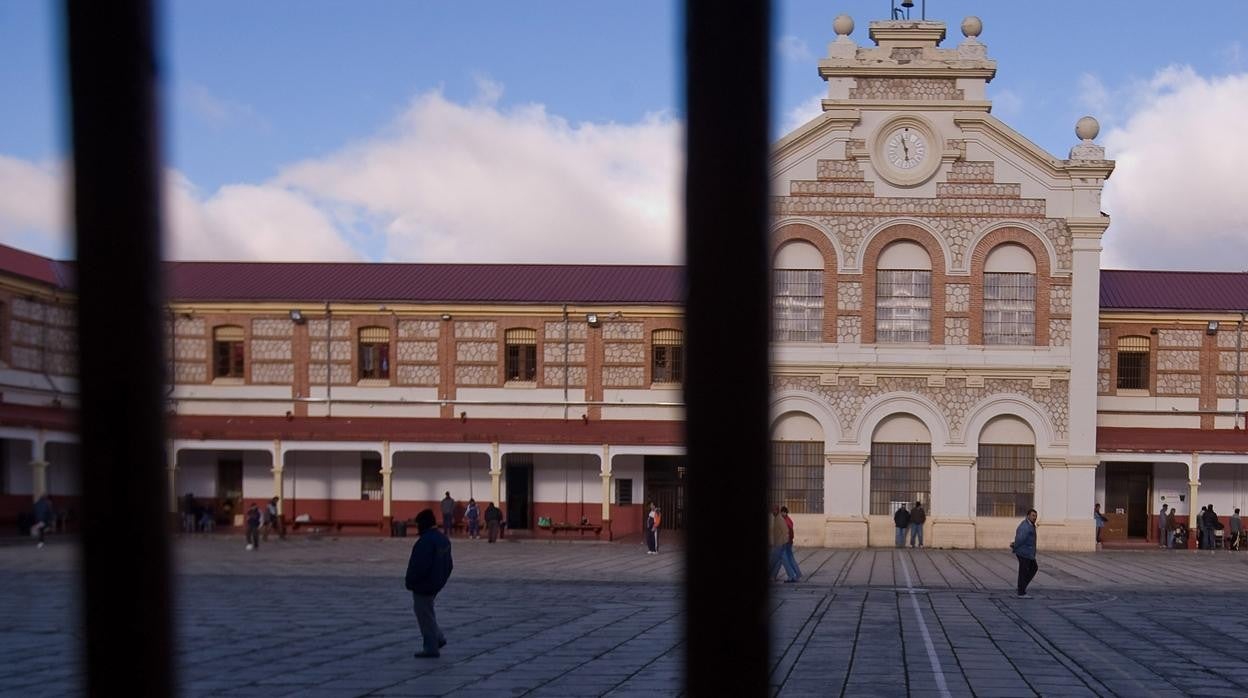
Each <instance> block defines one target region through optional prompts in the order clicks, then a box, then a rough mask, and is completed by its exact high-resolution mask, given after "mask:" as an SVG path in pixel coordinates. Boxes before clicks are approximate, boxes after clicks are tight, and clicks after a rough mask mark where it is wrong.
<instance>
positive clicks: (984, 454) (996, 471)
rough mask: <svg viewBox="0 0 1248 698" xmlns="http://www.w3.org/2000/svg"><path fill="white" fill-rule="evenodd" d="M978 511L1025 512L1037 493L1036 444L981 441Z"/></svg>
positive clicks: (997, 513) (991, 513)
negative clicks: (987, 442) (1016, 444)
mask: <svg viewBox="0 0 1248 698" xmlns="http://www.w3.org/2000/svg"><path fill="white" fill-rule="evenodd" d="M976 465H977V469H978V471H979V479H978V482H977V484H976V494H977V500H976V505H975V511H976V513H977V514H979V515H980V516H1024V515H1025V514H1026V513H1027V510H1028V509H1031V507H1032V504H1033V503H1034V500H1035V493H1036V447H1035V446H1013V445H1001V444H980V445H979V460H977V461H976Z"/></svg>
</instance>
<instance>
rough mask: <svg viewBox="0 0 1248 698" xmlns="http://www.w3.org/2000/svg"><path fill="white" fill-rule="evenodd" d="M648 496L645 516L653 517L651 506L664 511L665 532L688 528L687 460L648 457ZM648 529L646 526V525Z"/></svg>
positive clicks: (643, 514) (646, 493)
mask: <svg viewBox="0 0 1248 698" xmlns="http://www.w3.org/2000/svg"><path fill="white" fill-rule="evenodd" d="M643 463H644V468H645V478H646V480H645V495H646V501H644V502H642V504H643V506H642V508H641V515H642V516H643V517H644V516H647V515H648V514H649V513H650V504H651V503H654V504H656V505H658V507H659V509H661V510H662V511H663V528H664V529H667V530H683V529H684V528H685V524H686V521H685V458H684V456H645V459H644V461H643ZM642 526H643V528H644V526H645V524H644V522H643V524H642Z"/></svg>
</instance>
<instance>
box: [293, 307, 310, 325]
mask: <svg viewBox="0 0 1248 698" xmlns="http://www.w3.org/2000/svg"><path fill="white" fill-rule="evenodd" d="M290 321H291V322H293V323H295V324H296V325H302V324H303V323H305V322H307V318H305V317H303V311H302V310H299V309H298V308H295V309H294V310H292V311H290Z"/></svg>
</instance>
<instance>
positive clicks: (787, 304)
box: [772, 241, 823, 342]
mask: <svg viewBox="0 0 1248 698" xmlns="http://www.w3.org/2000/svg"><path fill="white" fill-rule="evenodd" d="M772 323H773V329H772V339H774V340H775V341H777V342H819V341H822V340H823V255H822V254H821V253H820V252H819V248H817V247H815V246H814V245H812V244H810V243H809V242H802V241H794V242H789V243H786V244H785V245H784V246H782V247H781V248H780V250H779V251H778V252H776V257H775V261H774V263H773V270H772Z"/></svg>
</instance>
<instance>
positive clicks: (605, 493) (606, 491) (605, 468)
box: [601, 444, 611, 522]
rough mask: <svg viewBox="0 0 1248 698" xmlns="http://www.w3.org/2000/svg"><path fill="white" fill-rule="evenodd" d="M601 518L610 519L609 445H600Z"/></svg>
mask: <svg viewBox="0 0 1248 698" xmlns="http://www.w3.org/2000/svg"><path fill="white" fill-rule="evenodd" d="M601 470H602V520H603V521H604V522H606V521H610V520H611V447H610V446H608V445H607V444H603V445H602V468H601Z"/></svg>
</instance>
